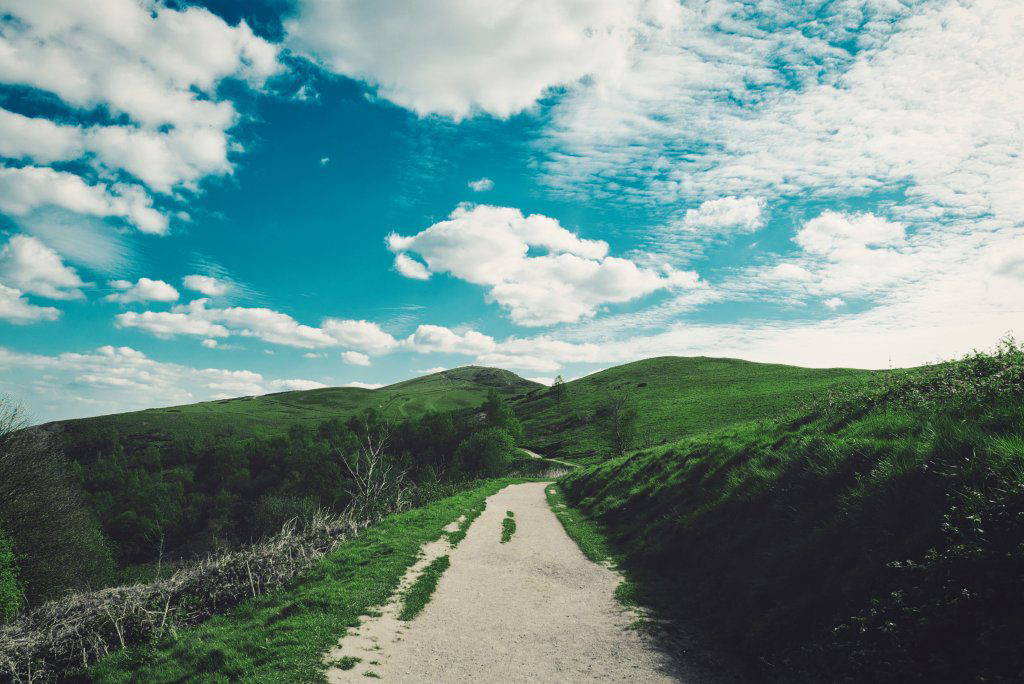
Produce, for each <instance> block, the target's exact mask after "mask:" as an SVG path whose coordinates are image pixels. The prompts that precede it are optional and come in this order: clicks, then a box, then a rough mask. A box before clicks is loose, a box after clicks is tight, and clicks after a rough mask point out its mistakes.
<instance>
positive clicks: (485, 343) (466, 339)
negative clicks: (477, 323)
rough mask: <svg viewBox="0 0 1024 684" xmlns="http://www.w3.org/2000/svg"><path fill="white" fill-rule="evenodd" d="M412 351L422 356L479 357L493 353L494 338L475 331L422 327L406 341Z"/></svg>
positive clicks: (438, 326) (432, 326) (437, 326)
mask: <svg viewBox="0 0 1024 684" xmlns="http://www.w3.org/2000/svg"><path fill="white" fill-rule="evenodd" d="M404 344H405V345H406V346H407V347H409V348H410V349H412V350H414V351H417V352H420V353H422V354H427V353H432V352H441V353H445V354H467V355H477V354H484V353H487V352H490V351H493V350H494V349H495V347H496V344H495V342H494V338H492V337H488V336H487V335H484V334H483V333H479V332H477V331H475V330H469V331H466V332H464V333H461V334H460V333H457V332H455V331H453V330H450V329H449V328H445V327H443V326H440V325H421V326H419V327H418V328H416V331H415V332H414V333H413V334H412V335H410V336H409V337H408V339H406V340H405V342H404Z"/></svg>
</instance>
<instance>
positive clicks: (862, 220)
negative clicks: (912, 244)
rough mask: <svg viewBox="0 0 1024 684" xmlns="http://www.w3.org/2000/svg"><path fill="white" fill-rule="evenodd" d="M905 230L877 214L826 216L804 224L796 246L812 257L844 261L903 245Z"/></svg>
mask: <svg viewBox="0 0 1024 684" xmlns="http://www.w3.org/2000/svg"><path fill="white" fill-rule="evenodd" d="M904 230H905V228H904V226H903V225H902V224H899V223H894V222H892V221H889V220H887V219H885V218H882V217H880V216H875V215H874V214H852V215H850V214H841V213H839V212H835V211H826V212H823V213H822V214H821V215H820V216H818V217H817V218H815V219H812V220H810V221H808V222H807V223H805V224H804V226H803V227H802V228H801V229H800V230H799V231H798V232H797V234H796V238H795V239H796V243H797V244H798V245H800V246H801V247H803V248H804V251H806V252H808V253H810V254H817V255H820V256H823V257H825V258H829V259H834V260H842V259H850V258H858V257H861V256H864V255H865V253H866V252H870V251H871V250H872V249H873V248H878V247H892V246H899V245H901V244H903V243H904Z"/></svg>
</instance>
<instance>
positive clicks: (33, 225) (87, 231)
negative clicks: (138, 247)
mask: <svg viewBox="0 0 1024 684" xmlns="http://www.w3.org/2000/svg"><path fill="white" fill-rule="evenodd" d="M17 223H18V227H19V228H21V229H22V230H23V231H25V232H26V233H29V234H31V235H34V236H35V237H37V238H39V239H40V240H42V241H43V242H44V243H45V244H46V245H47V246H49V247H51V248H52V249H54V250H56V251H57V252H58V253H59V254H60V255H61V256H63V257H64V258H65V259H66V260H68V261H72V262H75V263H77V264H81V265H82V266H85V267H87V268H89V269H91V270H93V271H96V272H98V273H102V274H105V275H109V276H118V275H122V274H125V273H127V272H129V271H130V270H131V268H132V265H133V264H134V263H135V261H136V258H135V254H134V250H133V248H132V243H133V242H134V241H135V237H134V236H132V235H130V234H126V233H125V232H123V231H118V230H111V227H110V225H108V224H107V223H106V222H105V221H104V220H103V219H101V218H96V217H91V216H82V215H81V214H75V213H73V212H70V211H66V210H64V209H57V208H55V207H50V208H48V209H36V210H35V211H32V212H31V213H29V214H28V215H26V216H23V217H20V218H19V219H18V220H17Z"/></svg>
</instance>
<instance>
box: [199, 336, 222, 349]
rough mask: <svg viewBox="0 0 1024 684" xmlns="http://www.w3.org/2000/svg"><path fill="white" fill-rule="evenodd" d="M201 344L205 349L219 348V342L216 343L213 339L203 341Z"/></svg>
mask: <svg viewBox="0 0 1024 684" xmlns="http://www.w3.org/2000/svg"><path fill="white" fill-rule="evenodd" d="M202 344H203V346H204V347H206V348H207V349H216V348H218V347H219V346H220V342H218V341H217V340H215V339H213V338H212V337H210V338H207V339H205V340H203V343H202Z"/></svg>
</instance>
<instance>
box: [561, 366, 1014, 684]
mask: <svg viewBox="0 0 1024 684" xmlns="http://www.w3.org/2000/svg"><path fill="white" fill-rule="evenodd" d="M929 377H934V378H938V380H935V381H932V380H929V381H918V380H915V379H913V378H914V376H912V375H911V376H909V377H908V379H906V380H899V381H897V380H892V379H891V378H890V379H886V382H887V383H888V382H890V381H891V382H892V383H893V387H894V388H895V389H885V388H883V389H881V390H872V391H869V393H868V394H867V395H862V396H857V395H856V394H846V395H842V394H840V395H837V401H836V402H835V403H832V402H831V400H830V401H827V402H823V403H822V405H821V406H822V408H821V409H820V410H819V411H817V412H815V413H811V414H808V415H805V416H804V417H803V418H802V419H799V420H791V421H788V422H778V423H763V424H760V425H759V424H746V425H741V426H735V427H733V428H729V429H727V430H724V431H722V432H719V433H714V434H705V435H701V436H698V437H692V438H688V439H685V440H682V441H680V442H678V443H674V444H671V445H666V446H660V447H655V448H651V449H648V450H645V451H641V452H638V453H636V454H632V455H629V456H625V457H621V458H617V459H613V460H611V461H608V462H606V463H603V464H600V465H595V466H592V467H589V468H582V469H579V470H577V471H574V472H573V473H570V474H569V475H568V476H567V477H565V478H563V479H562V480H561V481H560V485H561V488H562V489H563V490H564V491H565V493H566V495H567V497H568V499H569V501H570V502H571V503H572V504H573V505H575V506H578V507H579V509H580V510H581V511H583V512H584V513H586V514H587V515H588V516H590V517H591V519H592V520H594V521H595V522H597V523H599V524H600V525H602V527H603V529H604V530H605V532H606V533H607V535H608V537H609V539H610V540H611V542H612V544H613V547H614V550H615V553H616V554H621V557H623V558H624V559H625V560H624V562H625V564H626V565H627V567H628V569H629V571H630V576H631V578H633V579H634V580H637V581H639V582H640V584H641V588H642V590H643V593H644V594H645V599H646V601H647V602H649V603H652V604H653V605H654V606H656V607H658V608H659V609H660V610H661V611H662V612H663V613H665V614H667V615H669V616H672V615H675V616H682V617H683V618H684V619H686V620H692V619H693V618H694V617H695V616H699V617H701V618H703V620H704V621H705V622H706V624H707V626H709V627H710V629H711V631H712V632H714V633H715V634H716V635H717V636H718V637H720V639H721V641H722V642H723V643H724V644H726V645H727V646H728V647H729V648H731V649H732V650H734V651H735V652H736V653H738V654H740V655H743V656H746V657H747V658H748V659H749V661H750V662H761V663H770V664H772V665H774V666H778V667H779V668H780V672H787V671H788V672H789V674H788V675H786V676H787V677H800V676H801V675H800V674H799V673H801V672H802V673H803V675H802V676H804V677H806V678H808V679H810V680H832V679H836V678H840V679H841V678H843V677H850V676H852V677H853V678H854V679H855V680H858V679H859V680H865V679H866V680H877V681H882V680H892V679H897V680H899V679H907V678H921V679H925V680H929V679H930V680H931V681H938V680H942V681H951V680H957V681H967V680H973V679H976V678H978V677H979V676H984V677H988V678H989V679H988V680H989V681H992V680H1001V679H1003V678H1013V677H1015V676H1018V675H1019V674H1020V672H1021V671H1022V668H1024V657H1021V655H1020V651H1019V649H1018V647H1017V646H1018V645H1017V640H1018V638H1019V635H1020V634H1021V633H1024V596H1022V595H1021V593H1020V590H1019V586H1020V582H1021V581H1022V580H1024V514H1022V513H1021V511H1022V510H1024V411H1022V409H1021V397H1022V396H1024V354H1022V353H1021V352H1020V350H1013V349H1011V350H1010V351H1008V352H1005V353H1002V354H1001V355H998V356H996V357H985V356H981V357H976V358H974V359H968V360H965V361H964V362H959V363H957V364H950V365H946V366H943V367H939V368H936V369H934V372H930V375H929ZM901 383H902V384H901ZM836 628H838V629H836ZM951 644H957V646H956V648H955V649H950V648H949V646H950V645H951ZM794 672H795V673H797V674H794Z"/></svg>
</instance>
